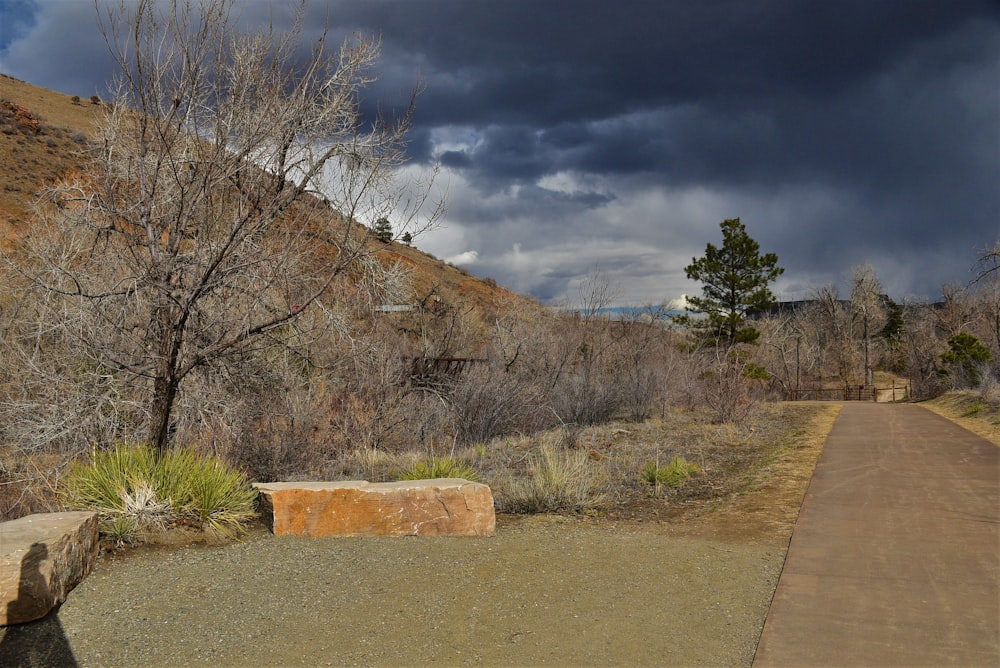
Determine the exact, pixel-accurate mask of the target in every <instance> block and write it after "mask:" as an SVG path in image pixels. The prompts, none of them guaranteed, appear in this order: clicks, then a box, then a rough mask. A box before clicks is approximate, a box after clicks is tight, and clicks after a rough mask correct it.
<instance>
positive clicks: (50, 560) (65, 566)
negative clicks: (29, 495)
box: [0, 512, 99, 626]
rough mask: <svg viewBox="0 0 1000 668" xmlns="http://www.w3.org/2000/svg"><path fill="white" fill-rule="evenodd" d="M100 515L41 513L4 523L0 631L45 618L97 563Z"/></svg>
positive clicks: (0, 537) (0, 538)
mask: <svg viewBox="0 0 1000 668" xmlns="http://www.w3.org/2000/svg"><path fill="white" fill-rule="evenodd" d="M98 549H99V542H98V531H97V515H96V514H95V513H89V512H71V513H40V514H37V515H28V516H27V517H21V518H19V519H16V520H12V521H10V522H0V626H8V625H10V624H21V623H23V622H30V621H34V620H36V619H41V618H42V617H44V616H45V615H47V614H48V613H49V612H50V611H51V610H52V609H53V608H55V607H56V606H57V605H59V604H60V603H62V602H63V601H65V600H66V595H67V594H69V592H70V591H72V589H73V587H75V586H76V585H78V584H79V583H80V582H81V581H82V580H83V579H84V578H85V577H87V575H89V574H90V571H91V570H93V568H94V563H95V562H96V561H97V553H98Z"/></svg>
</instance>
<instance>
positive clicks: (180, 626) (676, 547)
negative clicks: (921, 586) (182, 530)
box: [0, 407, 836, 666]
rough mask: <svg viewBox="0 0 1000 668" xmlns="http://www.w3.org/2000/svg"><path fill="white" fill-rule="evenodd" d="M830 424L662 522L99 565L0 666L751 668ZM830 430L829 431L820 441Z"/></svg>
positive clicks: (26, 632) (504, 528) (251, 540)
mask: <svg viewBox="0 0 1000 668" xmlns="http://www.w3.org/2000/svg"><path fill="white" fill-rule="evenodd" d="M835 414H836V408H835V407H831V409H830V410H828V411H826V412H825V413H824V414H823V417H822V419H821V420H820V421H818V422H817V423H816V424H814V426H813V429H812V430H810V433H809V435H805V434H803V435H802V436H801V437H800V438H797V439H796V441H795V442H796V445H795V446H794V447H789V448H786V449H784V450H783V451H782V452H781V454H780V455H779V456H778V457H777V458H776V459H775V460H774V461H773V462H771V463H770V464H769V465H767V466H765V467H763V468H762V469H761V470H760V471H759V472H758V475H757V477H756V480H757V481H758V484H757V485H756V487H755V488H754V489H752V490H751V491H749V492H746V493H743V494H740V495H736V496H733V497H731V498H727V499H724V500H723V501H721V502H720V501H715V502H713V503H712V504H710V505H707V506H702V507H699V508H695V507H689V508H687V509H686V510H684V511H683V512H680V513H671V515H672V516H671V518H670V519H669V520H667V521H662V520H656V519H652V518H653V517H655V516H656V515H655V514H647V515H646V519H640V520H627V521H626V520H614V519H611V518H607V517H605V518H601V519H586V518H576V517H574V518H566V517H559V516H536V517H509V516H502V517H500V518H499V522H498V525H499V529H498V533H497V535H496V536H495V537H493V538H488V539H468V538H450V539H449V538H421V539H371V538H368V539H296V538H287V537H284V538H275V537H273V536H271V535H270V534H268V533H267V532H266V531H264V530H263V529H262V528H259V527H258V528H255V529H254V530H253V531H252V532H251V534H250V535H249V536H248V537H246V539H245V540H243V541H241V542H239V543H234V544H230V545H225V546H222V547H206V546H188V547H181V548H178V547H172V548H169V549H143V550H138V551H135V552H133V553H130V554H126V555H112V556H109V557H105V558H103V559H102V560H101V561H100V563H99V565H98V568H97V570H96V571H95V572H94V573H93V574H92V575H91V576H90V577H89V578H87V580H85V581H84V582H83V583H82V584H81V585H80V586H79V587H77V588H76V589H75V590H74V591H73V592H72V593H71V595H70V597H69V599H68V600H67V601H66V603H65V604H64V605H63V606H62V608H61V609H60V610H59V611H58V614H56V615H51V616H50V617H48V618H47V619H46V620H44V621H42V622H38V623H35V624H30V625H24V626H23V627H16V628H14V629H8V630H7V631H6V636H5V637H3V639H2V641H0V663H3V660H4V659H5V658H6V659H7V660H10V659H11V657H18V659H17V660H16V661H15V665H16V664H17V663H20V664H21V665H52V664H54V663H58V662H59V661H60V660H66V659H71V660H74V661H76V662H78V664H79V665H81V666H140V665H141V666H182V665H206V664H211V665H214V666H230V665H257V666H272V665H423V664H431V663H434V664H439V665H466V664H482V665H542V664H544V665H575V666H579V665H630V666H632V665H714V666H721V665H725V666H747V665H750V663H751V662H752V660H753V655H754V651H755V648H756V644H757V640H758V638H759V635H760V631H761V628H762V627H763V623H764V618H765V616H766V614H767V609H768V606H769V605H770V601H771V597H772V595H773V592H774V589H775V586H776V584H777V579H778V576H779V574H780V571H781V567H782V563H783V561H784V556H785V551H786V549H787V546H788V541H789V538H790V535H791V527H792V525H793V524H794V521H795V517H796V516H797V513H798V508H799V505H800V503H801V500H802V497H803V495H804V493H805V488H806V485H807V484H808V481H809V478H810V476H811V472H812V470H813V467H814V465H815V462H816V459H817V458H818V456H819V452H820V450H821V447H822V443H823V441H824V440H825V437H826V433H827V431H828V430H829V426H830V425H831V424H832V422H833V418H834V416H835ZM824 425H825V427H824Z"/></svg>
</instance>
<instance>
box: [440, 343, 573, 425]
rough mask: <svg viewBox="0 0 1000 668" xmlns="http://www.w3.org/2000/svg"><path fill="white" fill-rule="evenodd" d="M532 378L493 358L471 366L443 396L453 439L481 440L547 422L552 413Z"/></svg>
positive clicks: (549, 423)
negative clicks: (509, 368) (500, 363)
mask: <svg viewBox="0 0 1000 668" xmlns="http://www.w3.org/2000/svg"><path fill="white" fill-rule="evenodd" d="M532 381H533V379H532V378H530V377H528V376H526V375H524V374H521V373H518V372H516V371H513V370H512V371H505V370H504V369H503V368H502V366H501V365H499V364H497V363H496V362H491V363H488V364H482V365H476V366H474V367H473V368H472V370H471V371H469V372H467V373H466V374H464V375H463V376H462V377H461V378H460V379H459V380H458V382H457V383H456V384H455V386H454V388H453V389H452V390H451V391H450V392H449V393H448V396H447V403H448V408H449V410H450V412H451V415H452V419H453V420H454V429H455V438H456V441H457V442H458V443H460V444H471V443H485V442H487V441H489V440H491V439H493V438H496V437H498V436H506V435H508V434H531V433H534V432H536V431H538V430H540V429H544V428H546V427H548V426H551V424H552V422H553V415H552V413H551V411H549V410H548V408H547V407H546V405H545V403H544V400H543V397H542V396H541V392H540V389H539V387H538V385H537V384H536V383H535V382H532Z"/></svg>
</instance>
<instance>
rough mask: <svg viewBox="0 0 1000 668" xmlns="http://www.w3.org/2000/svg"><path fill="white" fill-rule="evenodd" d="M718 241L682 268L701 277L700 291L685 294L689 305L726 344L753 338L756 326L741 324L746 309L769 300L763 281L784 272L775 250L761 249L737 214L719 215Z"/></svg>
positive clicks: (691, 276) (770, 302) (757, 307)
mask: <svg viewBox="0 0 1000 668" xmlns="http://www.w3.org/2000/svg"><path fill="white" fill-rule="evenodd" d="M720 227H721V228H722V247H721V248H719V247H717V246H715V245H713V244H708V245H707V246H706V248H705V255H704V257H701V258H693V259H692V262H691V264H689V265H688V266H687V267H685V268H684V273H685V274H687V277H688V278H689V279H691V280H693V281H700V282H701V283H702V294H703V296H702V297H688V303H689V304H690V306H689V310H690V311H693V312H695V313H705V314H707V315H708V324H709V327H710V329H711V333H712V335H713V336H715V337H716V338H718V339H721V340H725V342H726V343H727V344H728V345H730V346H731V345H733V344H735V343H752V342H754V341H755V340H756V339H757V338H758V337H759V336H760V332H759V331H757V330H756V329H754V328H753V327H744V326H743V325H744V322H745V320H746V315H747V313H749V312H752V311H761V310H764V309H767V308H770V307H771V306H774V304H775V303H776V302H775V297H774V294H773V293H772V292H771V290H770V288H769V287H768V284H769V283H771V282H772V281H774V279H776V278H777V277H778V276H780V275H781V274H782V273H784V271H785V270H784V269H783V268H781V267H779V266H778V256H777V255H775V254H774V253H766V254H763V255H761V253H760V244H758V243H757V242H756V241H754V240H753V239H751V238H750V236H749V235H748V234H747V231H746V226H744V225H743V223H741V222H740V219H739V218H731V219H729V220H724V221H722V223H721V224H720Z"/></svg>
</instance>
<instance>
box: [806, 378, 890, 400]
mask: <svg viewBox="0 0 1000 668" xmlns="http://www.w3.org/2000/svg"><path fill="white" fill-rule="evenodd" d="M909 396H910V384H909V383H902V384H900V383H893V384H892V385H890V386H885V387H881V386H878V385H875V386H872V385H852V386H850V387H835V388H830V387H803V388H799V389H793V390H791V391H790V392H789V397H788V400H789V401H878V402H890V401H903V400H904V399H908V398H909Z"/></svg>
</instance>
